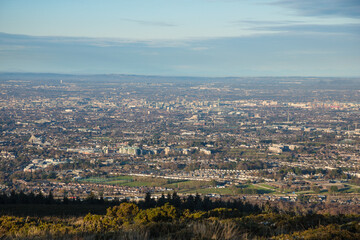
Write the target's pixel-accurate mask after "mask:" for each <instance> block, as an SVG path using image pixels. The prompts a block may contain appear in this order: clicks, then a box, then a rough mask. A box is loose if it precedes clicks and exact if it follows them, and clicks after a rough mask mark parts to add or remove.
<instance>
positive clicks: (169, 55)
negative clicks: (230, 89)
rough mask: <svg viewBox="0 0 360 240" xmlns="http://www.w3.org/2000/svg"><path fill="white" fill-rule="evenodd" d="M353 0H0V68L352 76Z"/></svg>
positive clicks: (358, 30) (359, 28) (359, 51)
mask: <svg viewBox="0 0 360 240" xmlns="http://www.w3.org/2000/svg"><path fill="white" fill-rule="evenodd" d="M359 66H360V1H359V0H302V1H295V0H293V1H290V0H131V1H130V0H102V1H100V0H71V1H70V0H62V1H58V0H57V1H54V0H32V1H28V0H11V1H8V0H0V71H2V72H9V71H16V72H56V73H76V74H82V73H91V74H92V73H94V74H96V73H120V74H121V73H123V74H145V75H147V74H149V75H182V76H209V77H214V76H345V77H346V76H350V77H351V76H360V67H359Z"/></svg>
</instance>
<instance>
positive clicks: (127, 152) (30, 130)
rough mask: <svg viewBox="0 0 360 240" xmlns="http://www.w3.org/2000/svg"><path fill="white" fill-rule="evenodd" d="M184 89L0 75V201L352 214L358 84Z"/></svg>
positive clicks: (275, 81)
mask: <svg viewBox="0 0 360 240" xmlns="http://www.w3.org/2000/svg"><path fill="white" fill-rule="evenodd" d="M97 78H99V79H100V80H101V81H100V80H97ZM152 78H154V79H156V77H152ZM134 79H135V80H134ZM189 80H190V79H188V80H186V79H184V80H182V79H176V78H175V79H174V78H169V79H166V78H159V80H158V81H156V80H152V79H151V80H149V79H147V78H146V77H144V76H122V75H118V76H117V75H112V76H111V75H110V76H106V75H103V76H91V77H89V76H66V75H64V76H62V75H51V74H48V75H46V74H43V75H41V74H28V75H26V74H25V75H24V74H13V75H9V74H3V75H2V76H1V89H2V92H1V93H2V94H1V102H0V104H1V119H2V120H1V122H2V125H1V128H2V136H1V158H2V161H1V171H2V174H1V176H2V179H1V191H2V192H3V193H7V192H11V191H24V192H41V193H42V194H44V195H48V194H49V192H50V191H51V192H52V194H53V195H54V196H55V198H58V199H62V198H63V197H64V196H66V197H68V198H80V199H86V198H87V197H88V196H89V194H94V195H95V196H97V197H103V198H105V199H108V200H113V199H120V200H121V199H129V200H130V199H131V200H141V199H143V198H144V195H145V193H147V192H151V193H152V194H153V196H154V197H160V196H161V194H167V193H169V192H172V191H177V192H178V193H179V194H180V195H189V194H196V193H198V194H201V195H204V196H209V197H212V198H221V197H223V196H237V195H241V196H243V198H248V199H253V198H255V199H264V200H271V201H296V200H297V199H298V198H299V196H302V197H303V196H306V197H307V198H308V200H309V201H313V202H325V201H332V202H338V203H341V204H346V205H358V204H359V199H360V185H359V183H360V181H359V177H360V169H359V166H360V165H359V161H360V157H359V139H360V126H359V127H358V123H359V113H360V111H359V110H360V102H359V101H358V99H359V94H360V92H359V85H358V79H346V80H340V79H337V78H333V79H326V78H272V79H270V78H265V79H263V78H250V79H247V78H238V79H212V80H211V81H210V82H209V81H205V79H201V78H194V79H192V81H189ZM344 82H345V84H344Z"/></svg>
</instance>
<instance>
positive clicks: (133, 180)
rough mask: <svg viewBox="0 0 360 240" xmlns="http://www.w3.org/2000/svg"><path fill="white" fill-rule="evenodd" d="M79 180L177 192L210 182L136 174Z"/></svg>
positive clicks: (199, 187) (186, 190) (208, 184)
mask: <svg viewBox="0 0 360 240" xmlns="http://www.w3.org/2000/svg"><path fill="white" fill-rule="evenodd" d="M81 182H87V183H100V184H109V185H117V186H128V187H164V188H171V189H174V190H176V191H179V192H188V191H194V190H198V189H202V188H204V187H209V186H210V185H211V183H210V182H206V181H190V180H175V179H164V178H151V177H138V176H117V177H108V178H104V177H91V178H86V179H82V180H81Z"/></svg>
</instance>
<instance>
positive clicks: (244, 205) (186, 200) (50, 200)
mask: <svg viewBox="0 0 360 240" xmlns="http://www.w3.org/2000/svg"><path fill="white" fill-rule="evenodd" d="M122 202H129V201H128V200H126V199H123V200H121V201H119V200H117V199H115V200H112V201H106V200H104V199H103V198H102V197H100V198H98V197H96V196H95V195H94V194H91V193H90V194H89V196H88V197H87V198H86V199H84V200H80V199H79V198H77V199H68V198H67V197H64V198H63V199H54V197H53V194H52V192H50V193H49V194H48V195H43V194H42V193H41V192H39V193H37V194H35V193H33V192H31V193H28V194H27V193H24V192H22V191H21V192H15V191H12V192H11V193H10V194H4V193H2V194H0V204H98V205H109V206H116V205H119V204H120V203H122ZM134 203H135V204H137V205H138V206H139V208H140V209H149V208H154V207H162V206H164V205H165V204H166V203H168V204H170V205H172V206H174V207H176V208H178V209H181V210H184V209H189V210H190V211H209V210H213V209H216V208H229V209H236V210H239V211H240V212H244V213H259V212H261V211H262V210H263V209H262V208H260V207H259V206H258V205H257V204H250V203H248V202H245V201H243V200H241V199H233V200H228V201H224V200H221V199H216V200H213V199H210V198H209V197H206V196H205V197H201V196H200V195H199V194H196V195H195V196H193V195H188V196H185V197H180V196H179V195H178V194H177V193H176V192H173V193H172V194H170V193H168V194H167V195H166V196H165V195H164V194H162V196H161V197H160V198H158V199H154V198H152V196H151V194H150V193H147V194H146V196H145V199H144V200H143V201H139V202H134Z"/></svg>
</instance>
